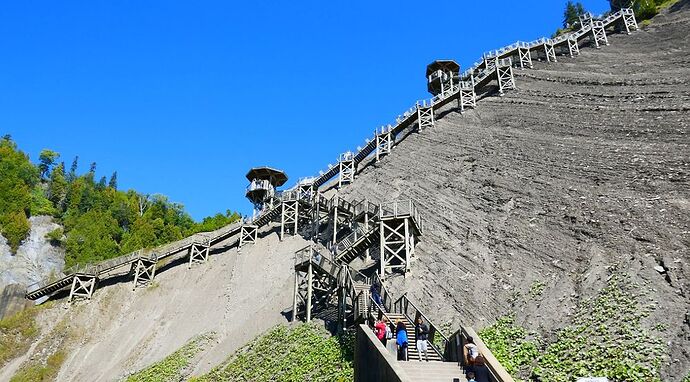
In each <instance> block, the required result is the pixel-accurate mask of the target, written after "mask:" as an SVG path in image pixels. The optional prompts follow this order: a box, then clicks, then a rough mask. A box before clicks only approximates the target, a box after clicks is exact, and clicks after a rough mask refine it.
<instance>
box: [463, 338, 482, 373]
mask: <svg viewBox="0 0 690 382" xmlns="http://www.w3.org/2000/svg"><path fill="white" fill-rule="evenodd" d="M462 354H463V358H464V359H465V365H466V367H465V370H466V371H467V372H470V371H474V363H475V360H476V359H477V357H478V356H479V348H478V347H477V345H475V344H474V338H472V337H467V343H466V344H465V346H464V347H463V349H462Z"/></svg>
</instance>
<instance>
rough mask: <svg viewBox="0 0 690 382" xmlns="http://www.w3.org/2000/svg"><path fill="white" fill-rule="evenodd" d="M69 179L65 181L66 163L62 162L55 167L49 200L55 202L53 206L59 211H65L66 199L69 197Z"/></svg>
mask: <svg viewBox="0 0 690 382" xmlns="http://www.w3.org/2000/svg"><path fill="white" fill-rule="evenodd" d="M68 186H69V184H68V183H67V179H65V163H64V162H62V163H60V164H58V165H57V166H55V168H54V169H53V171H52V172H51V173H50V180H49V182H48V199H50V201H51V202H53V206H55V208H57V210H58V211H64V210H65V198H66V196H67V187H68Z"/></svg>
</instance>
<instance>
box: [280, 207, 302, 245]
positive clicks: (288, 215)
mask: <svg viewBox="0 0 690 382" xmlns="http://www.w3.org/2000/svg"><path fill="white" fill-rule="evenodd" d="M298 224H299V200H297V199H296V200H284V201H283V203H282V211H281V214H280V240H281V241H282V240H283V239H284V238H285V232H288V231H292V234H293V235H297V228H298Z"/></svg>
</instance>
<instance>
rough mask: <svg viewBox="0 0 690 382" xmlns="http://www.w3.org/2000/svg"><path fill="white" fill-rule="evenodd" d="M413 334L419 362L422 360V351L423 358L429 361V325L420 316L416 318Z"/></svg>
mask: <svg viewBox="0 0 690 382" xmlns="http://www.w3.org/2000/svg"><path fill="white" fill-rule="evenodd" d="M414 334H415V340H416V345H417V356H418V357H419V362H422V352H423V353H424V359H426V361H427V362H429V327H428V326H427V325H426V324H425V323H424V321H423V320H422V318H421V317H419V318H417V323H416V324H415V326H414Z"/></svg>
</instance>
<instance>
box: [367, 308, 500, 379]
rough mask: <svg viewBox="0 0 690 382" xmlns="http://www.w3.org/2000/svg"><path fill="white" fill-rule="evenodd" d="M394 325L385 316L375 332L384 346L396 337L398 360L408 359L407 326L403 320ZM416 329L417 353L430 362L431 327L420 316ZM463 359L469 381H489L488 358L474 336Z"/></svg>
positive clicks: (465, 349) (375, 326)
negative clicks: (486, 358)
mask: <svg viewBox="0 0 690 382" xmlns="http://www.w3.org/2000/svg"><path fill="white" fill-rule="evenodd" d="M391 327H392V325H391V324H390V323H389V322H388V319H387V318H386V317H385V316H384V317H383V318H382V319H381V320H379V321H378V322H376V324H375V325H374V333H375V334H376V338H378V339H379V340H380V341H381V343H382V344H383V346H387V345H388V341H389V340H393V338H394V337H395V345H396V350H397V354H398V361H408V353H407V349H408V346H409V339H408V336H407V327H406V325H405V323H404V322H403V321H398V322H397V323H396V325H395V331H393V329H391ZM414 331H415V346H416V348H417V354H419V361H420V362H421V361H422V356H423V357H424V359H425V360H426V361H427V362H429V327H428V326H427V324H425V323H424V321H423V320H422V319H421V317H420V318H418V319H417V322H416V323H415V326H414ZM463 361H464V365H465V373H466V376H467V381H468V382H489V381H490V379H489V369H488V368H487V367H486V360H485V359H484V356H482V354H481V353H480V352H479V348H478V347H477V345H476V344H475V343H474V339H473V338H472V337H468V338H467V339H466V341H465V345H464V347H463Z"/></svg>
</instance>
